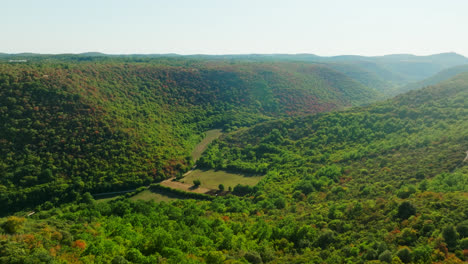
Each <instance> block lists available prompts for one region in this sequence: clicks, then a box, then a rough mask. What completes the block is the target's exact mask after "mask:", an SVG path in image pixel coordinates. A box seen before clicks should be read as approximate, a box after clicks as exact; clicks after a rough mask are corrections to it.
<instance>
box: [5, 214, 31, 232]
mask: <svg viewBox="0 0 468 264" xmlns="http://www.w3.org/2000/svg"><path fill="white" fill-rule="evenodd" d="M25 221H26V219H24V217H17V216H10V217H8V219H7V221H6V222H5V223H4V224H3V229H4V230H5V231H6V232H7V233H10V234H14V233H16V232H18V231H19V230H20V229H21V228H23V225H24V222H25Z"/></svg>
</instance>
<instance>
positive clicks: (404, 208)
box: [397, 202, 416, 219]
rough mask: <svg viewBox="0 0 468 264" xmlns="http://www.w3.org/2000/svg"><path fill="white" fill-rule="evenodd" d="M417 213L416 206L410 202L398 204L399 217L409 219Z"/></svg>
mask: <svg viewBox="0 0 468 264" xmlns="http://www.w3.org/2000/svg"><path fill="white" fill-rule="evenodd" d="M415 214H416V208H415V207H414V206H413V205H412V204H411V203H410V202H402V203H401V204H400V206H398V214H397V217H399V218H401V219H408V218H409V217H410V216H412V215H415Z"/></svg>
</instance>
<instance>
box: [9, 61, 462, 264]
mask: <svg viewBox="0 0 468 264" xmlns="http://www.w3.org/2000/svg"><path fill="white" fill-rule="evenodd" d="M175 64H180V65H175ZM195 65H197V66H196V67H195ZM0 74H1V75H0V92H1V94H0V95H1V96H0V107H1V108H0V139H1V141H0V144H1V145H0V147H1V149H2V153H1V155H2V156H1V157H0V184H1V185H0V189H1V193H0V198H1V200H0V203H1V205H2V210H3V213H4V214H8V215H10V216H6V217H4V218H1V219H0V263H51V262H55V263H128V262H131V263H204V262H205V263H267V262H272V263H308V262H309V263H433V262H439V263H461V262H462V261H465V260H467V258H468V220H467V219H468V196H467V195H466V194H467V191H468V167H467V166H466V164H467V162H463V159H464V158H465V156H466V153H465V151H466V150H468V146H467V142H468V140H467V139H468V105H467V100H466V98H467V97H468V74H461V75H458V76H456V77H455V78H452V79H450V80H447V81H445V82H443V83H441V84H438V85H435V86H431V87H426V88H424V89H422V90H418V91H412V92H409V93H407V94H404V95H400V96H398V97H396V98H394V99H390V100H387V101H384V102H379V103H375V104H372V105H368V106H360V107H354V108H349V109H344V110H341V111H335V112H330V113H320V112H326V111H330V110H334V109H338V108H342V107H343V106H350V105H353V104H360V103H363V102H368V101H369V100H373V99H375V98H376V96H377V93H376V92H375V91H373V90H369V89H368V88H366V87H364V86H362V85H361V84H359V83H358V82H356V81H354V80H353V79H351V78H349V77H347V76H346V75H343V74H340V73H338V72H337V71H335V70H329V69H328V68H327V67H326V66H324V65H321V66H319V65H310V64H303V63H292V62H282V63H270V62H243V63H239V62H235V63H233V64H231V63H225V62H223V61H208V60H186V61H183V60H182V61H177V60H175V62H171V63H169V64H167V63H165V64H161V63H160V61H159V60H158V63H154V62H143V63H127V62H119V61H106V62H105V63H99V62H97V63H96V62H73V63H72V62H66V63H55V62H51V63H43V62H37V64H36V63H34V64H32V65H20V64H18V65H7V64H0ZM292 84H294V85H292ZM308 87H309V88H308ZM310 87H313V89H310ZM351 94H353V96H351ZM307 96H309V97H307ZM301 98H303V99H304V100H303V101H302V100H301ZM307 98H309V99H307ZM310 98H313V100H310ZM311 102H312V104H311ZM306 113H314V114H313V115H304V114H306ZM317 113H318V114H317ZM215 127H223V128H224V129H225V131H226V132H229V131H231V132H230V133H227V134H226V135H225V136H223V137H222V138H220V139H218V140H215V141H214V143H212V144H211V145H210V146H209V148H208V149H207V151H206V152H205V153H204V154H203V155H202V157H201V159H199V160H198V162H197V163H198V166H199V167H205V168H213V169H222V170H231V171H236V172H247V173H254V174H265V175H266V176H265V177H264V178H263V179H262V180H261V181H260V183H259V184H258V185H256V186H254V187H250V186H247V185H241V184H240V185H238V186H236V187H235V188H234V189H233V190H232V193H231V194H228V195H227V196H223V197H210V196H206V195H197V194H193V195H192V194H189V193H183V192H179V193H178V195H179V196H181V197H187V198H194V199H196V200H191V199H188V200H178V201H175V202H171V203H165V202H161V203H154V202H143V201H138V202H132V201H130V200H129V199H126V198H125V197H122V198H121V199H117V200H114V201H110V202H104V203H98V202H96V201H94V199H93V197H92V196H91V195H90V194H89V193H88V192H94V191H104V190H111V189H119V188H128V187H132V188H133V187H136V186H142V185H148V184H149V183H151V182H155V181H158V180H160V179H163V178H166V177H169V176H173V175H178V174H180V173H182V172H184V171H185V170H186V169H187V168H188V167H189V166H191V165H192V161H191V159H190V157H189V153H190V150H191V148H192V147H193V145H194V144H195V142H197V141H199V140H200V138H201V134H202V132H203V131H205V130H207V129H209V128H215ZM152 188H153V189H155V190H157V189H158V188H166V187H162V186H160V185H152ZM165 190H166V189H165ZM166 191H167V190H166ZM54 197H55V199H51V200H50V198H54ZM46 200H50V201H48V202H45V203H43V202H44V201H46ZM37 204H40V205H38V206H36V205H37ZM27 208H34V210H35V211H36V213H35V214H33V215H30V216H28V217H25V215H26V214H27V213H28V211H22V212H21V211H19V212H17V213H14V212H16V211H17V210H22V209H23V210H25V209H27Z"/></svg>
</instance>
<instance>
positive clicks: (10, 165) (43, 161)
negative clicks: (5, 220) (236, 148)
mask: <svg viewBox="0 0 468 264" xmlns="http://www.w3.org/2000/svg"><path fill="white" fill-rule="evenodd" d="M73 58H75V59H80V58H82V57H80V56H78V57H73ZM70 60H71V59H70V58H69V59H67V60H64V61H60V58H59V59H57V58H55V59H52V62H46V61H44V60H43V59H38V61H37V62H28V63H5V64H0V109H1V111H0V147H1V149H2V152H1V156H0V173H1V174H0V175H1V177H0V189H1V190H2V194H1V196H0V201H1V203H2V204H3V205H4V206H2V208H1V211H2V213H7V212H12V211H14V210H18V209H21V208H24V207H26V206H32V205H35V204H38V203H40V202H43V201H45V200H52V201H55V202H62V201H69V200H75V199H76V198H77V197H78V196H79V195H80V193H84V192H86V191H90V192H93V193H94V192H103V191H111V190H120V189H128V188H134V187H137V186H143V185H148V184H149V183H151V182H154V181H159V180H162V179H165V178H167V177H172V176H176V175H180V174H181V173H183V172H184V171H186V170H187V169H188V168H189V167H190V166H191V165H192V160H191V158H190V152H191V149H192V147H193V146H194V145H195V144H196V143H197V142H198V141H199V140H200V139H201V135H202V133H203V132H204V131H206V130H208V129H211V128H223V129H225V130H226V131H230V130H233V129H236V128H238V127H242V126H249V125H252V124H254V123H257V122H259V121H262V120H268V119H270V118H272V117H277V116H286V115H299V114H305V113H317V112H323V111H330V110H333V109H339V108H343V107H347V106H352V105H357V104H361V103H365V102H369V101H371V100H375V99H376V98H377V96H378V93H377V92H376V91H374V90H372V89H369V88H367V87H364V86H363V85H361V84H359V83H357V82H355V81H353V80H352V79H350V78H349V77H346V76H345V75H343V74H341V73H338V72H336V71H334V70H331V69H328V68H325V67H322V66H316V65H307V64H295V63H275V64H273V63H235V64H229V63H225V62H213V61H193V60H185V61H184V60H179V59H177V60H174V61H172V60H171V59H164V61H163V62H164V63H162V62H161V61H159V60H155V61H154V62H146V63H135V62H120V61H119V59H117V60H116V61H115V62H114V61H113V60H104V61H103V62H98V63H96V62H86V61H84V62H70ZM167 61H170V63H167ZM180 65H184V66H180Z"/></svg>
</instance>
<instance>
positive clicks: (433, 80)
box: [395, 65, 468, 92]
mask: <svg viewBox="0 0 468 264" xmlns="http://www.w3.org/2000/svg"><path fill="white" fill-rule="evenodd" d="M463 72H468V65H461V66H455V67H451V68H448V69H445V70H442V71H440V72H438V73H437V74H435V75H433V76H431V77H429V78H427V79H424V80H422V81H419V82H415V83H410V84H408V85H405V86H404V87H401V88H399V89H398V90H397V91H395V92H407V91H411V90H416V89H419V88H422V87H425V86H429V85H434V84H437V83H440V82H442V81H445V80H448V79H450V78H452V77H454V76H455V75H457V74H460V73H463Z"/></svg>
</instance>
